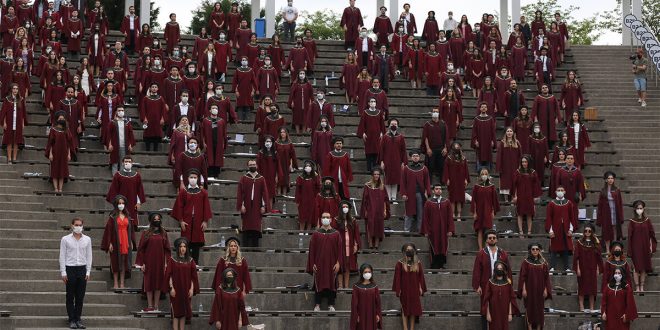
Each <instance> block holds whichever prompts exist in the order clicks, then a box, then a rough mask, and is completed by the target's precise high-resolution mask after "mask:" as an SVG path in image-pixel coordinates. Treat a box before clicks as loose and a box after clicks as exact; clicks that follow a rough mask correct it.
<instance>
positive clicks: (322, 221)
mask: <svg viewBox="0 0 660 330" xmlns="http://www.w3.org/2000/svg"><path fill="white" fill-rule="evenodd" d="M321 224H322V225H324V226H329V225H330V218H321Z"/></svg>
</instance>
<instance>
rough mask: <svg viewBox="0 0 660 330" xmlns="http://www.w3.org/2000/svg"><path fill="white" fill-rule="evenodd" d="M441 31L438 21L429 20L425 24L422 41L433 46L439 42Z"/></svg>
mask: <svg viewBox="0 0 660 330" xmlns="http://www.w3.org/2000/svg"><path fill="white" fill-rule="evenodd" d="M439 31H440V29H439V28H438V21H436V20H435V19H428V18H427V19H426V21H425V22H424V29H423V30H422V39H424V40H426V44H427V45H429V44H432V43H434V42H436V41H438V34H439Z"/></svg>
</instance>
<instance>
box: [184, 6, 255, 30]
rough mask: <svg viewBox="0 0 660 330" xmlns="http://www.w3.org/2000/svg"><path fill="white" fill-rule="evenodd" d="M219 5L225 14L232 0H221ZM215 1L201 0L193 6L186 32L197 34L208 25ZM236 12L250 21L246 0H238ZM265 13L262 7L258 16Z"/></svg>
mask: <svg viewBox="0 0 660 330" xmlns="http://www.w3.org/2000/svg"><path fill="white" fill-rule="evenodd" d="M219 2H220V7H221V8H222V11H223V12H224V13H225V15H227V14H228V13H229V10H230V9H231V3H232V2H234V0H221V1H219ZM215 3H216V1H211V0H203V1H202V3H201V4H200V5H199V7H197V8H195V9H194V10H193V11H192V13H193V18H192V21H191V22H190V26H189V27H188V31H187V33H190V34H199V32H200V31H201V30H202V27H203V26H208V22H209V17H211V12H213V6H214V4H215ZM238 12H240V13H241V16H242V17H243V18H245V19H246V20H247V21H248V23H250V22H251V21H252V5H251V4H250V2H248V1H246V0H240V1H238ZM265 15H266V12H265V10H264V9H263V8H262V9H261V11H260V13H259V16H260V17H264V16H265Z"/></svg>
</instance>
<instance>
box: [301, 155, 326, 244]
mask: <svg viewBox="0 0 660 330" xmlns="http://www.w3.org/2000/svg"><path fill="white" fill-rule="evenodd" d="M320 190H321V180H320V179H319V173H318V172H317V169H316V165H315V164H314V162H313V161H311V160H305V162H304V163H303V172H302V173H301V174H300V175H299V176H298V177H297V178H296V196H295V200H296V204H297V205H298V225H299V227H300V230H301V231H302V230H310V229H312V228H315V227H316V224H317V219H316V218H315V217H314V209H315V200H316V195H318V194H319V192H320Z"/></svg>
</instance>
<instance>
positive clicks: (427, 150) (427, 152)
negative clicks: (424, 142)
mask: <svg viewBox="0 0 660 330" xmlns="http://www.w3.org/2000/svg"><path fill="white" fill-rule="evenodd" d="M432 155H433V150H431V148H426V156H428V157H431V156H432Z"/></svg>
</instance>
